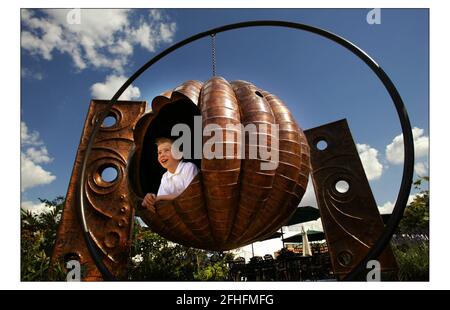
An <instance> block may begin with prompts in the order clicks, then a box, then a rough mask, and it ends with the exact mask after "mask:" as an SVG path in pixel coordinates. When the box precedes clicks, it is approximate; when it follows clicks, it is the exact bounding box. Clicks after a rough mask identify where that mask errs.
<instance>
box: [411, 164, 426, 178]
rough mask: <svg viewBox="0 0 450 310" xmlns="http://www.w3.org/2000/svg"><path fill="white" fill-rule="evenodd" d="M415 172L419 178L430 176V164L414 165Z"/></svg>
mask: <svg viewBox="0 0 450 310" xmlns="http://www.w3.org/2000/svg"><path fill="white" fill-rule="evenodd" d="M414 171H415V172H416V174H417V175H418V176H421V177H423V176H427V175H428V164H427V163H425V162H420V163H416V164H415V165H414Z"/></svg>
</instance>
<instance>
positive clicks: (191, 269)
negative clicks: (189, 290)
mask: <svg viewBox="0 0 450 310" xmlns="http://www.w3.org/2000/svg"><path fill="white" fill-rule="evenodd" d="M134 234H135V238H134V241H133V246H132V251H131V257H132V259H131V262H130V268H129V279H130V280H133V281H194V280H202V281H208V280H213V281H220V280H226V279H227V276H228V266H227V264H226V262H227V261H228V260H232V258H233V255H232V254H226V255H218V254H214V252H208V251H204V250H200V249H195V248H190V247H186V246H182V245H179V244H175V243H172V242H170V241H168V240H166V239H164V238H163V237H161V236H159V235H158V234H156V233H154V232H152V231H151V230H149V229H145V228H142V227H140V226H139V224H136V225H135V232H134Z"/></svg>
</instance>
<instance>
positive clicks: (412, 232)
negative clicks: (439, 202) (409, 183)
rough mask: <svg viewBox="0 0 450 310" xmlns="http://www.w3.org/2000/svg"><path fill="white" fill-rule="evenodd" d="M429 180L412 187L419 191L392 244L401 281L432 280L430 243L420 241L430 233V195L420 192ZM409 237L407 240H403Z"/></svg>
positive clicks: (423, 179)
mask: <svg viewBox="0 0 450 310" xmlns="http://www.w3.org/2000/svg"><path fill="white" fill-rule="evenodd" d="M428 181H429V178H428V177H422V178H420V179H418V180H417V181H415V182H414V183H413V185H414V187H415V188H416V189H417V190H420V192H419V194H418V195H416V197H415V198H414V200H413V201H412V202H411V203H410V204H409V205H408V206H407V207H406V209H405V213H404V215H403V218H402V220H401V221H400V224H399V228H398V231H397V237H396V239H394V240H393V241H395V242H394V244H393V246H392V249H393V251H394V255H395V258H396V260H397V264H398V268H399V273H398V278H399V280H400V281H428V280H429V242H428V240H425V239H421V238H420V234H424V235H428V232H429V221H430V215H429V198H430V197H429V196H430V195H429V191H428V189H427V190H421V187H422V186H423V183H424V182H428ZM404 235H406V237H403V236H404Z"/></svg>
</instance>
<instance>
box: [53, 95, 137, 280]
mask: <svg viewBox="0 0 450 310" xmlns="http://www.w3.org/2000/svg"><path fill="white" fill-rule="evenodd" d="M108 103H109V101H107V100H92V101H91V103H90V106H89V111H88V114H87V118H86V121H85V124H84V129H83V133H82V135H81V140H80V144H79V147H78V151H77V155H76V159H75V164H74V167H73V171H72V176H71V179H70V183H69V188H68V190H67V195H66V202H65V206H64V211H63V214H62V218H61V222H60V225H59V227H58V233H57V240H56V244H55V248H54V252H53V257H52V259H53V261H60V262H64V260H68V259H73V258H76V259H78V260H79V261H80V263H81V264H82V265H84V266H86V271H85V274H84V277H83V280H101V274H100V272H99V271H98V270H97V268H96V266H95V264H94V262H93V261H92V258H91V257H90V254H89V252H88V249H87V248H86V246H85V241H84V239H83V235H82V230H81V225H80V222H79V219H78V207H79V203H78V201H77V196H76V193H77V185H78V182H79V181H78V180H79V175H80V167H81V163H82V161H83V156H84V152H85V148H86V145H87V140H88V137H89V136H90V133H91V131H92V128H93V126H94V123H95V121H96V119H97V118H98V117H99V115H100V114H101V112H102V111H103V110H104V109H105V107H106V106H107V104H108ZM145 106H146V102H144V101H126V102H125V101H118V102H117V103H116V104H114V106H113V107H112V109H111V112H110V114H109V115H110V116H112V117H114V118H115V120H116V122H115V124H114V125H112V126H110V127H101V128H100V130H99V132H98V135H97V136H96V140H95V142H94V145H93V148H92V152H91V154H90V157H89V159H88V162H87V170H86V175H87V177H86V184H85V186H84V190H85V192H84V193H85V196H86V200H87V206H88V208H86V210H85V212H86V219H87V223H88V225H89V229H90V232H91V237H92V239H93V241H94V243H95V244H96V245H97V247H98V249H99V250H100V251H99V252H100V253H103V261H104V263H105V265H106V266H107V267H108V268H109V269H110V270H111V272H112V273H113V274H114V275H115V276H116V277H117V278H123V277H124V276H125V274H126V266H127V261H128V253H129V249H130V238H131V231H132V226H133V216H134V205H133V201H132V199H131V198H130V197H129V185H128V178H127V164H128V159H129V155H130V151H131V150H132V148H133V145H134V143H133V141H134V140H133V129H134V126H135V123H136V121H137V120H138V118H139V117H140V116H141V115H142V114H143V113H144V111H145ZM107 167H111V168H113V169H115V170H116V172H117V177H116V178H115V180H112V181H111V182H107V181H105V180H103V179H102V177H101V173H102V171H103V170H104V169H105V168H107Z"/></svg>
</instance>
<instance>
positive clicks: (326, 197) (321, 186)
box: [305, 120, 396, 278]
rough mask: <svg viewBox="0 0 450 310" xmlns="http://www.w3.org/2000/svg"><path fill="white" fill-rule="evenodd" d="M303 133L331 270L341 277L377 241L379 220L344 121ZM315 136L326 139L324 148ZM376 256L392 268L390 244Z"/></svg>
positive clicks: (388, 267)
mask: <svg viewBox="0 0 450 310" xmlns="http://www.w3.org/2000/svg"><path fill="white" fill-rule="evenodd" d="M305 135H306V137H307V139H308V142H309V145H310V146H311V166H312V181H313V185H314V190H315V192H316V197H317V202H318V205H319V210H320V215H321V219H322V225H323V228H324V232H325V236H326V239H327V244H328V249H329V251H330V256H331V261H332V265H333V270H334V272H335V275H336V276H337V277H338V278H343V277H344V276H345V275H346V274H347V273H349V272H350V271H351V270H352V268H354V267H355V266H356V265H357V264H358V263H359V262H360V261H361V260H362V259H363V258H364V257H365V256H366V254H367V253H368V251H369V249H370V247H372V246H373V245H374V243H375V242H376V241H377V239H378V237H379V236H380V234H381V232H382V230H383V227H384V226H383V221H382V219H381V216H380V214H379V211H378V208H377V204H376V202H375V199H374V198H373V195H372V191H371V189H370V186H369V182H368V181H367V178H366V175H365V172H364V169H363V166H362V163H361V160H360V158H359V155H358V151H357V149H356V146H355V143H354V141H353V138H352V135H351V133H350V129H349V127H348V124H347V121H346V120H340V121H337V122H333V123H330V124H326V125H323V126H320V127H316V128H313V129H309V130H307V131H305ZM320 141H322V143H323V142H326V148H324V149H323V146H322V147H321V144H319V142H320ZM322 145H325V144H322ZM321 148H322V150H321ZM340 181H343V182H346V183H347V184H348V187H347V188H345V187H342V185H341V186H339V184H341V183H342V182H341V183H339V184H338V186H337V183H338V182H340ZM379 261H380V264H381V269H382V271H385V272H390V271H395V269H396V263H395V259H394V256H393V254H392V250H391V249H390V248H386V250H385V251H384V252H383V254H382V255H381V256H380V258H379Z"/></svg>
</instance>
